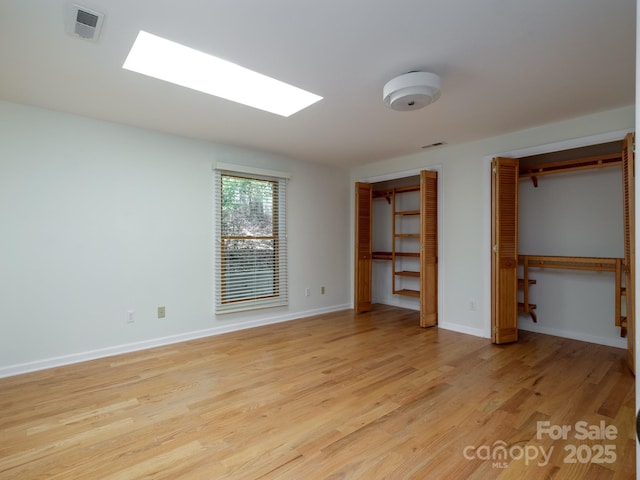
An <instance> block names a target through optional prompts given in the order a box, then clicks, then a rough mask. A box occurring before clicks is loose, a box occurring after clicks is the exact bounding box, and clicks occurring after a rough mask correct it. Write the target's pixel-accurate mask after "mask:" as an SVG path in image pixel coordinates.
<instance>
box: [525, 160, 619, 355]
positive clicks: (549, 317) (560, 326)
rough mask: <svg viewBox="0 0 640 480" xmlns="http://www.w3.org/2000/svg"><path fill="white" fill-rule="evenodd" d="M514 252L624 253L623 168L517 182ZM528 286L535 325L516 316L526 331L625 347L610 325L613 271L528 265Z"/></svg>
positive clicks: (594, 255)
mask: <svg viewBox="0 0 640 480" xmlns="http://www.w3.org/2000/svg"><path fill="white" fill-rule="evenodd" d="M518 225H519V232H518V233H519V249H518V250H519V253H521V254H527V255H563V256H583V257H617V258H621V257H623V255H624V245H623V224H622V170H621V168H620V167H609V168H604V169H598V170H588V171H583V172H575V173H566V174H558V175H550V176H544V177H540V178H539V179H538V187H537V188H536V187H534V186H533V182H531V180H530V179H529V178H523V179H521V180H520V184H519V222H518ZM529 274H530V278H534V279H536V280H537V284H536V285H534V286H531V287H530V288H529V294H530V298H529V301H530V303H534V304H536V305H538V308H537V309H536V312H537V315H538V322H537V323H534V322H532V320H531V318H530V317H529V316H528V315H525V316H521V317H520V327H521V328H523V329H525V330H530V331H535V332H542V333H547V334H553V335H558V336H563V337H569V338H577V339H582V340H587V341H592V342H596V343H601V344H605V345H611V346H617V347H620V348H626V344H627V341H626V339H624V338H621V337H620V328H619V327H616V326H615V315H614V311H615V290H614V288H615V274H614V273H609V272H579V271H572V270H555V269H531V270H530V272H529Z"/></svg>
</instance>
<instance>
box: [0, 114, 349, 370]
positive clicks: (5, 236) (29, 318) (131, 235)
mask: <svg viewBox="0 0 640 480" xmlns="http://www.w3.org/2000/svg"><path fill="white" fill-rule="evenodd" d="M216 161H221V162H226V163H236V164H243V165H250V166H255V167H260V168H266V169H271V170H279V171H286V172H290V173H291V174H292V180H291V181H290V183H289V195H288V215H289V219H288V225H289V242H290V243H289V245H290V262H289V265H290V267H289V269H290V285H291V292H290V294H291V301H290V306H289V307H288V308H276V309H266V310H262V311H255V312H251V313H247V314H230V315H224V316H218V317H216V316H215V315H214V314H213V274H212V265H213V240H212V225H213V223H212V222H213V217H212V216H213V207H212V165H213V164H214V163H215V162H216ZM348 191H349V187H348V174H347V172H346V171H345V170H342V169H339V168H333V167H327V166H320V165H315V164H309V163H303V162H299V161H293V160H290V159H286V158H282V157H279V156H276V155H270V154H266V153H260V152H255V151H248V150H243V149H238V148H232V147H225V146H222V145H215V144H210V143H206V142H201V141H196V140H191V139H186V138H181V137H176V136H170V135H164V134H160V133H155V132H151V131H147V130H142V129H136V128H131V127H126V126H123V125H116V124H111V123H106V122H100V121H96V120H91V119H86V118H82V117H77V116H72V115H67V114H62V113H56V112H51V111H46V110H41V109H36V108H32V107H27V106H21V105H16V104H11V103H4V102H0V225H2V231H1V232H2V233H1V234H0V324H1V330H2V334H0V376H3V375H9V374H14V373H19V372H22V371H28V370H34V369H38V368H45V367H48V366H52V365H57V364H64V363H70V362H74V361H79V360H84V359H87V358H93V357H97V356H104V355H108V354H112V353H118V352H121V351H127V350H133V349H139V348H143V347H148V346H153V345H158V344H163V343H170V342H173V341H179V340H182V339H188V338H194V337H198V336H204V335H209V334H214V333H218V332H223V331H228V330H233V329H238V328H244V327H249V326H253V325H258V324H262V323H267V322H272V321H280V320H287V319H293V318H299V317H302V316H306V315H310V314H314V313H321V312H324V311H330V310H333V309H341V308H347V307H348V306H349V302H350V297H349V293H350V289H349V248H347V246H346V245H345V239H346V238H348V236H349V228H350V224H351V222H350V218H351V217H349V212H348V208H347V205H348V203H349V201H348ZM321 285H324V286H326V294H325V295H320V286H321ZM305 287H310V288H311V296H309V297H305V296H304V288H305ZM161 305H162V306H165V307H166V313H167V316H166V318H164V319H157V318H156V308H157V307H158V306H161ZM129 309H131V310H135V312H136V313H135V319H136V321H135V323H133V324H128V323H127V322H126V319H127V310H129Z"/></svg>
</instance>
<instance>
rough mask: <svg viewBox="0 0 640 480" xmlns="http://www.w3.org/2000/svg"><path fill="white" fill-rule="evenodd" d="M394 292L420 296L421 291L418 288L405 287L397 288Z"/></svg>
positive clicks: (407, 295) (408, 295)
mask: <svg viewBox="0 0 640 480" xmlns="http://www.w3.org/2000/svg"><path fill="white" fill-rule="evenodd" d="M393 293H395V294H396V295H404V296H406V297H416V298H420V291H418V290H409V289H408V288H403V289H402V290H396V291H394V292H393Z"/></svg>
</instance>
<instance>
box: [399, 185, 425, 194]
mask: <svg viewBox="0 0 640 480" xmlns="http://www.w3.org/2000/svg"><path fill="white" fill-rule="evenodd" d="M393 191H394V192H395V193H404V192H419V191H420V185H409V186H408V187H397V188H394V189H393Z"/></svg>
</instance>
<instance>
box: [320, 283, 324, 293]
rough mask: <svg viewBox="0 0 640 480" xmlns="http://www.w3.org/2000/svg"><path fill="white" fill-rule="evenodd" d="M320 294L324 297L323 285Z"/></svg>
mask: <svg viewBox="0 0 640 480" xmlns="http://www.w3.org/2000/svg"><path fill="white" fill-rule="evenodd" d="M320 294H321V295H324V285H322V286H321V287H320Z"/></svg>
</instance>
